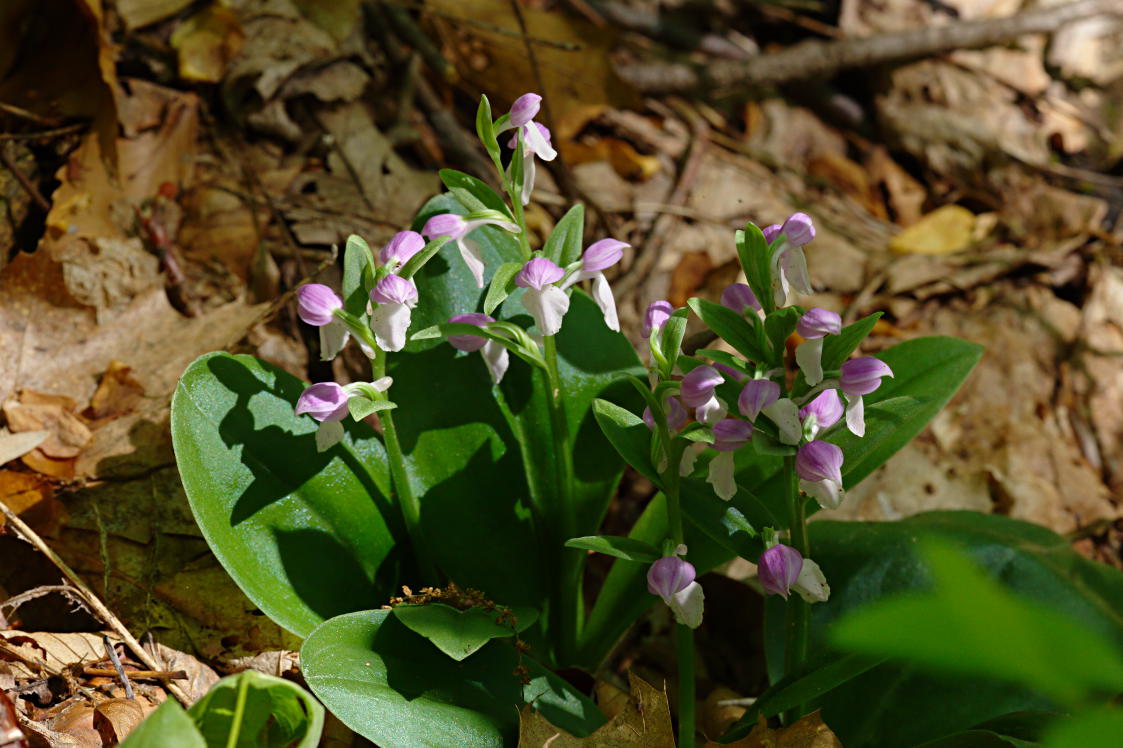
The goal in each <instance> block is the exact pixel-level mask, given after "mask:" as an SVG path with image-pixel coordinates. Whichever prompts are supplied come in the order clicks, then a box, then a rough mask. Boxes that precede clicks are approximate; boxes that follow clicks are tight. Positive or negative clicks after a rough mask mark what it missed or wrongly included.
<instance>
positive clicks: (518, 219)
mask: <svg viewBox="0 0 1123 748" xmlns="http://www.w3.org/2000/svg"><path fill="white" fill-rule="evenodd" d="M503 183H504V184H505V185H507V195H508V196H509V197H510V198H511V207H512V209H513V210H514V213H515V223H517V224H518V225H519V227H520V228H521V229H522V231H520V232H519V248H520V249H521V250H522V256H523V260H524V261H529V260H530V255H531V249H530V236H529V234H528V232H527V230H526V214H525V213H523V203H522V199H521V198H520V197H519V196H518V195H516V194H515V191H514V185H512V184H509V183H508V182H507V180H506V179H504V180H503Z"/></svg>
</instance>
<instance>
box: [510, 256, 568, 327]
mask: <svg viewBox="0 0 1123 748" xmlns="http://www.w3.org/2000/svg"><path fill="white" fill-rule="evenodd" d="M564 275H565V271H564V270H562V269H561V268H560V267H558V265H557V263H555V262H553V261H551V260H547V259H546V258H545V257H535V258H534V259H533V260H531V261H530V262H528V263H526V265H524V266H523V269H522V270H520V271H519V274H518V275H516V276H515V285H517V286H519V287H520V288H525V289H526V290H525V291H524V292H523V297H522V304H523V307H525V308H526V310H527V311H528V312H530V314H531V316H532V317H534V322H535V324H537V325H538V331H539V332H540V333H542V334H543V335H557V334H558V332H559V331H560V330H561V326H562V318H563V317H564V316H565V313H566V312H567V311H569V294H567V293H566V292H565V291H563V290H562V289H561V288H559V287H558V285H557V283H558V281H560V280H561V279H562V277H563V276H564Z"/></svg>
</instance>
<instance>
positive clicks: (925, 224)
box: [889, 205, 975, 255]
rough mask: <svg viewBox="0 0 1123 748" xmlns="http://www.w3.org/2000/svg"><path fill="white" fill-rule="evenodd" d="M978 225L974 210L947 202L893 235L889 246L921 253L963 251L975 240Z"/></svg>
mask: <svg viewBox="0 0 1123 748" xmlns="http://www.w3.org/2000/svg"><path fill="white" fill-rule="evenodd" d="M974 229H975V214H974V213H972V212H971V211H969V210H967V209H966V208H964V207H963V206H960V205H945V206H943V207H942V208H936V210H934V211H932V212H931V213H929V214H928V215H926V216H924V217H923V218H921V219H920V220H919V221H917V222H916V223H914V224H913V225H912V226H909V227H908V228H907V229H905V230H904V231H902V232H901V233H899V234H897V235H896V236H895V237H893V239H892V240H890V242H889V249H891V250H893V251H894V252H898V253H900V254H920V255H947V254H952V253H954V252H961V251H963V250H964V249H967V247H968V246H969V245H970V244H971V235H972V233H973V232H974Z"/></svg>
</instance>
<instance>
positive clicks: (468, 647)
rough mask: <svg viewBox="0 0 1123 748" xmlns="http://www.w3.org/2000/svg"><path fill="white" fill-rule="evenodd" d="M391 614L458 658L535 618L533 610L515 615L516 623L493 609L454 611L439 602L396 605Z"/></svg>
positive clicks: (515, 630) (519, 628)
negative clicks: (506, 619)
mask: <svg viewBox="0 0 1123 748" xmlns="http://www.w3.org/2000/svg"><path fill="white" fill-rule="evenodd" d="M393 612H394V617H395V618H397V619H398V620H399V621H401V622H402V623H403V624H404V625H405V627H406V628H408V629H409V630H410V631H413V632H414V633H416V634H419V635H421V636H423V637H425V638H426V639H428V640H429V641H431V642H432V643H433V644H434V645H435V646H436V647H437V649H439V650H441V651H442V652H444V653H445V654H446V655H448V656H449V657H451V658H452V659H454V660H457V661H460V660H463V659H464V658H466V657H468V656H469V655H471V654H473V653H475V652H476V651H478V650H479V649H480V647H482V646H483V645H485V644H487V643H488V642H489V641H491V640H492V639H502V638H506V637H508V636H514V635H515V634H516V633H517V632H518V631H523V630H524V629H526V628H527V627H528V626H530V625H531V624H532V623H534V619H535V618H536V617H537V616H536V615H535V614H534V613H530V614H529V615H522V616H518V618H517V620H518V625H517V626H515V625H513V624H511V623H507V622H504V621H500V620H499V619H498V615H499V614H498V613H497V612H496V611H494V610H493V611H486V610H483V609H482V608H468V609H466V610H458V609H456V608H453V607H452V606H450V605H444V604H442V603H427V604H425V605H398V606H395V607H394V609H393Z"/></svg>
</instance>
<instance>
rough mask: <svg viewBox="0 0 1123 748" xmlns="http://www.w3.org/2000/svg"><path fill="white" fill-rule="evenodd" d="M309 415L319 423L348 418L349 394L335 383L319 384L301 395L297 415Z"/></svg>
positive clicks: (297, 403)
mask: <svg viewBox="0 0 1123 748" xmlns="http://www.w3.org/2000/svg"><path fill="white" fill-rule="evenodd" d="M302 413H307V414H308V415H310V416H312V417H313V418H315V419H316V420H317V421H319V422H321V423H324V422H332V421H342V420H343V419H344V418H346V417H347V393H346V392H345V391H344V390H343V388H342V387H341V386H339V385H338V384H336V383H335V382H319V383H318V384H313V385H311V386H309V387H308V388H307V389H305V390H304V392H302V393H300V398H299V399H298V400H297V401H296V415H301V414H302Z"/></svg>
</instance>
